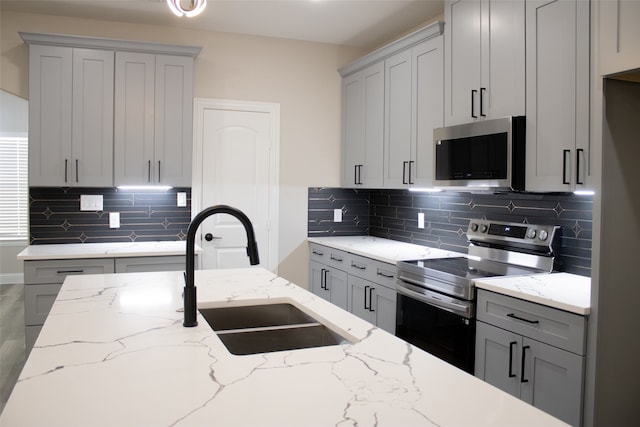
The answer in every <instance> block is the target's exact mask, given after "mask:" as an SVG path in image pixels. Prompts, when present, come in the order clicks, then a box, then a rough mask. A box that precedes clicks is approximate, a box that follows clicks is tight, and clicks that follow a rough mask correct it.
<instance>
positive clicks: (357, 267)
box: [347, 254, 398, 289]
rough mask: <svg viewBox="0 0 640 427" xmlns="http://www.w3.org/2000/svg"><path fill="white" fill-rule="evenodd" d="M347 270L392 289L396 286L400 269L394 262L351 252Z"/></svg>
mask: <svg viewBox="0 0 640 427" xmlns="http://www.w3.org/2000/svg"><path fill="white" fill-rule="evenodd" d="M347 272H348V273H349V274H352V275H354V276H357V277H360V278H362V279H366V280H369V281H370V282H374V283H376V284H378V285H382V286H385V287H387V288H390V289H395V288H396V285H395V280H396V276H397V272H398V270H397V268H396V266H395V265H393V264H387V263H384V262H380V261H377V260H374V259H371V258H366V257H363V256H359V255H353V254H350V259H349V264H348V270H347Z"/></svg>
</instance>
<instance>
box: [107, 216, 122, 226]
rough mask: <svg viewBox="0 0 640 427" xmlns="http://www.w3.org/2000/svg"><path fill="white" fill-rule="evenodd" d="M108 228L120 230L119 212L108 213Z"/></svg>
mask: <svg viewBox="0 0 640 427" xmlns="http://www.w3.org/2000/svg"><path fill="white" fill-rule="evenodd" d="M109 228H120V212H109Z"/></svg>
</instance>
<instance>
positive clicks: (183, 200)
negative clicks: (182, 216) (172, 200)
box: [177, 192, 187, 208]
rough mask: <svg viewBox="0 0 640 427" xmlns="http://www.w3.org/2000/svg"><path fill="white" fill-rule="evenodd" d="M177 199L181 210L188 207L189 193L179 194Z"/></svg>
mask: <svg viewBox="0 0 640 427" xmlns="http://www.w3.org/2000/svg"><path fill="white" fill-rule="evenodd" d="M177 199H178V207H179V208H184V207H185V206H187V193H183V192H181V193H178V196H177Z"/></svg>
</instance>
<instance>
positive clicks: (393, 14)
mask: <svg viewBox="0 0 640 427" xmlns="http://www.w3.org/2000/svg"><path fill="white" fill-rule="evenodd" d="M0 1H1V3H0V4H1V7H2V9H3V10H13V11H23V12H33V13H42V14H50V15H63V16H74V17H82V18H94V19H103V20H111V21H126V22H133V23H146V24H157V25H165V26H176V27H187V28H195V29H204V30H210V31H222V32H230V33H241V34H251V35H259V36H269V37H280V38H287V39H295V40H305V41H313V42H321V43H330V44H340V45H349V46H356V47H363V48H372V47H378V46H380V45H381V44H384V43H386V42H388V41H390V40H392V39H394V38H396V37H398V36H399V35H402V34H404V33H406V32H407V30H410V29H413V28H415V27H417V26H419V25H421V24H422V23H425V22H426V21H429V20H431V19H433V18H434V17H437V16H439V15H440V14H442V13H443V0H208V4H207V8H206V9H205V11H204V12H203V13H202V14H201V15H200V16H197V17H195V18H178V17H176V16H174V15H173V14H172V13H171V12H170V11H169V9H168V7H167V5H166V3H165V1H166V0H0ZM182 1H184V2H188V1H189V0H182ZM184 4H185V5H186V4H187V3H184Z"/></svg>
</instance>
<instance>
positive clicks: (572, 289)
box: [475, 273, 591, 316]
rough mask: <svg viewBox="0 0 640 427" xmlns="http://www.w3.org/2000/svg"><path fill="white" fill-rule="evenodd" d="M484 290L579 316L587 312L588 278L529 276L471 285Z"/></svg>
mask: <svg viewBox="0 0 640 427" xmlns="http://www.w3.org/2000/svg"><path fill="white" fill-rule="evenodd" d="M475 284H476V288H480V289H487V290H489V291H494V292H498V293H501V294H504V295H509V296H512V297H516V298H521V299H524V300H527V301H531V302H535V303H539V304H544V305H546V306H549V307H554V308H558V309H561V310H565V311H569V312H571V313H575V314H581V315H583V316H585V315H588V314H589V313H590V312H591V278H589V277H583V276H578V275H575V274H569V273H551V274H532V275H529V276H509V277H497V278H488V279H479V280H476V281H475Z"/></svg>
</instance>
